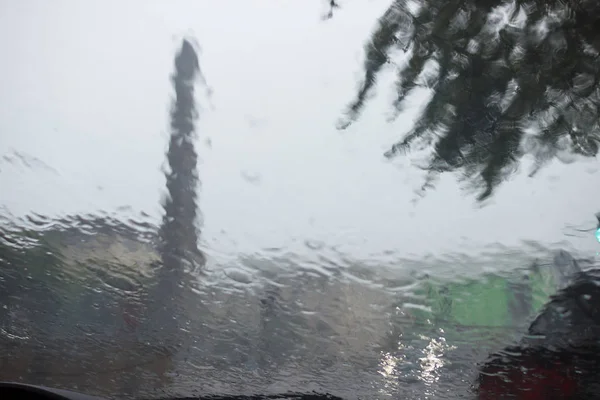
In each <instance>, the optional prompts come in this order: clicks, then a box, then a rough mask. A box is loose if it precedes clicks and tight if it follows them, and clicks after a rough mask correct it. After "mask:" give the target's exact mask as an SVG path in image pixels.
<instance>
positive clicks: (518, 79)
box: [339, 0, 600, 200]
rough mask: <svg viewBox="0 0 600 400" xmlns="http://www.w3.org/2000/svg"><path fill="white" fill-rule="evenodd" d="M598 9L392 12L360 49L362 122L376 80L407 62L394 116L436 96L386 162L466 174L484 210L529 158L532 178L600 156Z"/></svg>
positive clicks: (455, 7) (566, 4)
mask: <svg viewBox="0 0 600 400" xmlns="http://www.w3.org/2000/svg"><path fill="white" fill-rule="evenodd" d="M599 27H600V3H599V4H597V2H595V1H593V0H563V1H559V0H516V1H511V2H509V1H504V0H466V1H465V0H423V1H420V2H419V3H418V4H417V3H416V2H414V1H413V2H411V1H408V0H394V2H393V3H392V5H390V6H389V8H388V9H387V10H386V12H385V13H384V14H383V15H382V16H381V17H380V18H379V20H378V22H377V25H376V28H375V30H374V32H373V33H372V35H371V37H370V40H369V41H368V43H367V44H366V46H365V53H366V54H365V61H364V78H363V81H362V84H361V86H360V87H359V89H358V91H357V93H356V96H355V98H354V100H353V101H352V102H351V104H350V105H349V107H348V111H347V115H346V119H345V121H344V123H341V124H340V125H339V128H340V129H345V128H346V127H347V126H348V125H350V124H351V123H352V122H353V121H355V120H356V119H357V118H358V117H359V116H360V113H361V111H362V109H363V108H364V106H365V103H366V102H367V99H368V94H369V93H370V92H371V91H372V90H373V88H374V86H375V84H376V79H377V77H378V76H379V75H380V74H381V72H382V69H383V68H384V66H385V65H386V64H388V63H389V62H390V61H391V56H392V54H393V52H397V51H398V50H400V51H403V52H405V53H406V55H407V62H406V63H405V65H402V66H400V67H399V68H398V73H397V77H396V82H395V85H396V90H395V93H396V98H395V99H394V101H393V109H394V115H395V116H397V115H398V114H400V112H401V111H402V109H403V106H404V105H405V100H406V98H407V97H408V96H409V95H410V94H411V93H412V92H413V91H414V90H415V88H417V87H421V86H424V85H426V86H427V87H429V88H432V89H433V96H432V98H431V100H430V101H429V103H428V104H427V105H426V107H425V109H424V111H423V113H422V114H421V115H420V117H419V118H418V120H417V121H416V123H415V126H414V127H413V128H412V130H411V131H410V132H409V133H408V134H407V135H406V136H404V137H403V138H402V139H401V140H399V141H398V142H397V143H395V144H394V145H393V146H391V148H390V149H389V150H388V151H387V152H386V153H385V156H386V157H388V158H392V157H395V156H397V155H400V154H403V153H405V152H407V151H409V150H411V149H414V148H415V147H420V148H422V147H425V148H429V149H431V155H430V158H429V160H428V162H427V166H426V169H427V170H428V171H429V173H430V174H431V177H432V176H433V175H436V174H438V173H442V172H447V171H460V172H461V173H462V174H463V175H464V177H466V178H467V179H468V180H469V182H470V183H471V184H472V185H473V186H475V187H476V188H478V190H479V191H480V193H479V197H478V198H479V200H483V199H486V198H488V197H489V196H491V195H492V194H493V191H494V189H495V188H496V187H497V186H498V185H499V184H500V183H501V182H502V181H503V180H505V179H506V178H507V177H508V176H509V175H510V173H511V172H512V170H513V169H514V168H515V167H516V166H517V164H518V162H519V160H520V159H521V158H522V157H523V155H525V154H531V155H533V157H534V159H535V167H534V169H533V171H532V174H534V173H535V172H537V171H538V170H539V168H540V167H542V166H543V165H544V164H545V163H547V162H548V161H550V160H551V159H553V158H554V157H559V158H564V156H566V155H573V154H575V155H581V156H585V157H591V156H595V155H596V154H597V152H598V142H599V141H600V125H599V123H598V114H599V107H600V87H599V85H598V77H599V73H600V63H599V61H600V60H598V57H599V55H600V35H599V34H597V32H600V31H598V28H599Z"/></svg>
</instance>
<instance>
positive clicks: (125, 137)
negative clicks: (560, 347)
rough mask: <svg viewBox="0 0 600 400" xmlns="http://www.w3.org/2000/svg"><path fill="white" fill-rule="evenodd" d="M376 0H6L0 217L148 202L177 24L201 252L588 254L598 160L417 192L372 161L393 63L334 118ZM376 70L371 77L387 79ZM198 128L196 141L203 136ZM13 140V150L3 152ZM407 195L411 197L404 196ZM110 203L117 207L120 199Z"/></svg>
mask: <svg viewBox="0 0 600 400" xmlns="http://www.w3.org/2000/svg"><path fill="white" fill-rule="evenodd" d="M388 3H389V1H386V0H352V1H350V0H348V1H345V2H344V3H342V4H343V8H342V9H340V10H338V13H337V14H336V16H335V18H334V19H332V20H330V21H328V22H323V21H321V20H320V16H321V14H322V11H323V3H322V2H321V1H318V0H304V1H291V0H235V1H231V0H221V1H211V0H189V1H183V0H177V1H169V2H167V1H149V0H143V1H141V0H136V1H133V0H128V1H123V0H110V1H106V0H105V1H102V2H89V1H85V2H84V1H64V0H55V1H46V0H35V1H34V0H21V1H3V2H1V3H0V49H1V51H2V62H1V63H0V87H1V88H2V91H1V92H0V158H1V157H2V156H8V157H13V159H12V160H13V161H10V162H9V161H7V160H6V159H0V188H2V189H1V192H0V207H2V209H0V215H3V216H8V215H11V216H12V217H17V218H18V217H22V216H24V215H26V214H27V213H30V212H35V213H38V214H43V215H47V216H58V215H64V214H71V213H96V212H99V211H104V212H108V213H110V214H113V213H114V214H116V215H124V216H130V215H132V214H133V215H138V214H139V213H141V212H145V213H148V214H150V215H151V216H152V218H153V219H154V221H158V218H159V216H160V215H161V212H162V210H161V208H160V204H159V199H160V196H161V194H162V193H164V188H163V186H164V176H163V175H162V173H161V169H160V168H161V166H162V165H163V162H164V153H165V151H166V147H167V139H168V138H167V134H168V133H167V122H168V108H169V105H170V100H171V96H172V92H171V83H170V81H169V75H170V74H171V72H172V63H173V55H174V53H175V51H176V49H177V47H178V46H179V45H180V41H181V38H182V37H184V36H186V35H189V36H192V37H193V38H195V39H196V40H197V42H198V43H199V45H200V46H201V49H202V51H201V55H200V57H201V58H200V61H201V68H202V70H203V73H204V76H205V77H206V80H207V82H208V85H209V86H210V88H211V89H212V92H213V94H212V97H210V98H209V96H208V95H207V90H206V89H205V88H204V87H202V86H200V85H199V87H198V96H197V98H198V101H199V103H200V104H201V107H202V109H203V111H202V115H201V117H200V120H199V124H198V135H199V138H198V147H197V150H198V152H199V153H200V156H201V158H202V164H201V165H200V166H199V168H200V175H201V179H202V182H203V187H202V189H201V195H200V208H201V210H202V212H203V214H204V218H205V223H204V231H203V236H202V238H203V239H202V240H203V242H204V243H203V246H204V247H207V248H209V249H210V250H209V253H210V254H213V255H215V256H216V255H218V254H232V253H238V252H257V251H260V249H263V248H273V247H283V248H286V249H289V250H291V251H298V252H303V251H304V252H305V251H309V249H308V248H307V247H306V246H305V244H304V243H305V241H306V240H309V241H311V242H315V243H321V244H323V245H324V246H326V247H329V246H337V248H338V250H339V251H342V252H344V253H347V254H349V255H350V256H353V257H368V256H370V257H377V254H381V253H383V252H390V251H391V252H393V253H394V254H395V255H399V256H406V257H419V256H422V255H424V254H433V255H436V256H439V255H442V254H446V253H448V252H465V253H469V252H478V251H482V250H484V247H487V246H490V245H494V244H496V243H502V244H504V245H506V246H519V244H520V243H521V242H522V241H523V240H533V241H537V242H540V243H542V244H551V243H554V242H559V241H562V240H568V241H569V242H570V244H571V245H572V246H573V247H576V248H578V249H580V250H582V251H586V252H588V251H593V252H595V251H597V250H598V244H597V243H596V241H595V240H594V238H593V234H592V233H591V232H590V233H589V234H587V235H580V236H581V237H580V238H575V237H567V236H565V234H568V233H572V229H571V228H569V226H571V225H572V226H577V227H581V228H592V227H593V218H594V216H593V215H594V213H596V212H598V211H600V207H599V205H598V199H599V198H600V185H599V184H598V178H599V174H598V161H597V160H588V161H586V162H581V163H572V164H569V165H564V164H561V163H558V162H555V163H554V164H552V165H551V166H550V167H548V168H546V169H544V170H543V171H542V172H541V173H540V174H539V175H538V176H537V177H536V178H535V179H530V178H527V168H526V167H525V166H524V167H523V168H521V170H520V171H519V173H518V174H517V175H516V176H515V177H514V179H513V180H512V181H511V182H509V183H507V184H504V185H502V186H501V187H500V189H499V190H498V192H497V194H496V195H495V197H494V198H493V199H492V201H491V202H490V203H489V204H486V205H485V207H479V206H477V204H476V203H475V199H474V196H473V195H469V194H468V193H467V192H465V191H464V190H462V189H461V188H460V187H459V185H458V183H457V181H456V179H455V177H453V176H451V175H448V176H446V177H444V178H443V179H442V180H440V182H439V183H438V186H437V188H436V189H435V190H432V191H430V192H428V193H427V195H426V196H425V197H424V198H419V197H418V196H417V195H416V194H415V190H416V189H417V188H418V187H419V186H420V185H421V184H422V182H423V180H422V179H423V173H422V172H421V171H419V170H418V169H416V168H414V167H411V162H412V161H414V160H410V159H404V160H397V161H394V162H393V163H390V162H386V161H385V160H384V159H383V156H382V153H383V151H384V150H385V149H386V148H387V146H389V145H390V144H391V143H393V142H394V141H395V140H396V139H397V138H398V137H400V136H401V135H402V133H403V132H406V131H407V130H408V129H409V128H410V126H411V124H412V122H413V119H414V116H415V111H416V110H417V107H415V108H413V109H411V110H409V111H408V112H407V113H406V114H405V115H403V116H401V117H400V118H399V119H398V120H397V121H396V122H395V123H393V124H388V123H386V116H387V113H388V111H389V104H390V101H389V100H390V96H391V92H390V91H389V90H386V87H389V86H391V85H390V84H389V83H390V82H391V81H392V71H390V74H389V76H388V78H389V79H388V80H387V82H386V80H385V79H383V80H382V82H380V85H379V90H378V92H377V96H376V97H375V98H374V100H373V102H372V103H370V104H369V106H368V107H367V110H366V111H365V114H364V116H363V118H362V119H361V120H360V121H359V122H358V123H357V124H356V125H354V126H352V127H351V128H350V129H349V130H347V131H344V132H340V131H338V130H336V129H335V122H336V120H337V118H338V117H339V116H340V113H341V111H342V110H343V109H344V107H345V105H346V104H347V102H348V100H350V99H351V98H352V95H353V91H354V89H355V88H356V85H357V82H358V80H359V79H360V69H361V61H362V57H363V53H362V48H363V44H364V42H365V40H366V39H367V38H368V35H369V32H370V31H371V29H372V27H373V24H374V21H375V19H376V18H377V16H378V15H379V14H380V13H381V12H382V11H383V10H384V9H385V8H386V6H387V5H388ZM386 85H387V86H386ZM208 140H209V141H210V145H209V144H208ZM14 152H17V153H19V154H22V155H24V156H25V160H26V161H27V162H28V164H25V163H24V162H23V161H16V160H15V158H14ZM415 199H419V201H417V202H415V201H414V200H415ZM123 207H126V208H123Z"/></svg>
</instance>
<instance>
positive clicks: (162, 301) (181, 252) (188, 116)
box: [150, 40, 205, 345]
mask: <svg viewBox="0 0 600 400" xmlns="http://www.w3.org/2000/svg"><path fill="white" fill-rule="evenodd" d="M199 76H200V66H199V62H198V55H197V54H196V51H195V50H194V47H193V45H192V44H191V43H190V42H189V41H187V40H184V41H183V44H182V46H181V50H180V51H179V53H178V54H177V56H176V57H175V72H174V74H173V76H172V81H173V86H174V89H175V100H174V103H173V107H172V110H171V135H170V143H169V149H168V151H167V160H168V163H169V167H170V169H169V170H168V171H167V172H166V173H165V175H166V180H167V192H168V193H167V196H166V198H165V201H164V204H163V206H164V208H165V216H164V218H163V222H162V225H161V227H160V230H159V241H160V244H159V254H160V257H161V265H160V266H159V268H158V272H157V279H156V287H155V290H154V291H153V292H152V294H151V296H150V297H151V299H150V300H151V303H152V304H153V307H152V313H153V315H152V316H151V319H152V323H153V325H155V328H156V329H157V330H158V331H160V334H159V335H158V337H159V338H160V339H161V340H165V342H168V343H169V345H174V343H173V341H174V339H175V337H176V336H177V334H178V333H179V332H178V325H179V323H181V320H182V319H183V318H185V315H184V313H181V312H178V310H179V308H180V307H181V306H182V303H183V300H182V297H181V296H182V294H183V292H182V287H183V286H185V285H184V282H185V273H186V271H187V272H189V271H198V270H199V269H200V268H201V267H202V266H203V265H204V263H205V258H204V255H203V253H202V252H201V251H200V250H199V248H198V235H199V231H198V228H197V227H196V222H197V218H198V209H197V204H196V197H197V195H196V191H197V189H198V186H199V179H198V172H197V169H196V166H197V159H198V156H197V154H196V151H195V149H194V140H195V126H194V125H195V124H194V122H195V119H196V118H197V110H196V106H195V102H194V84H195V80H196V78H198V77H199ZM165 344H166V345H167V343H165Z"/></svg>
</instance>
